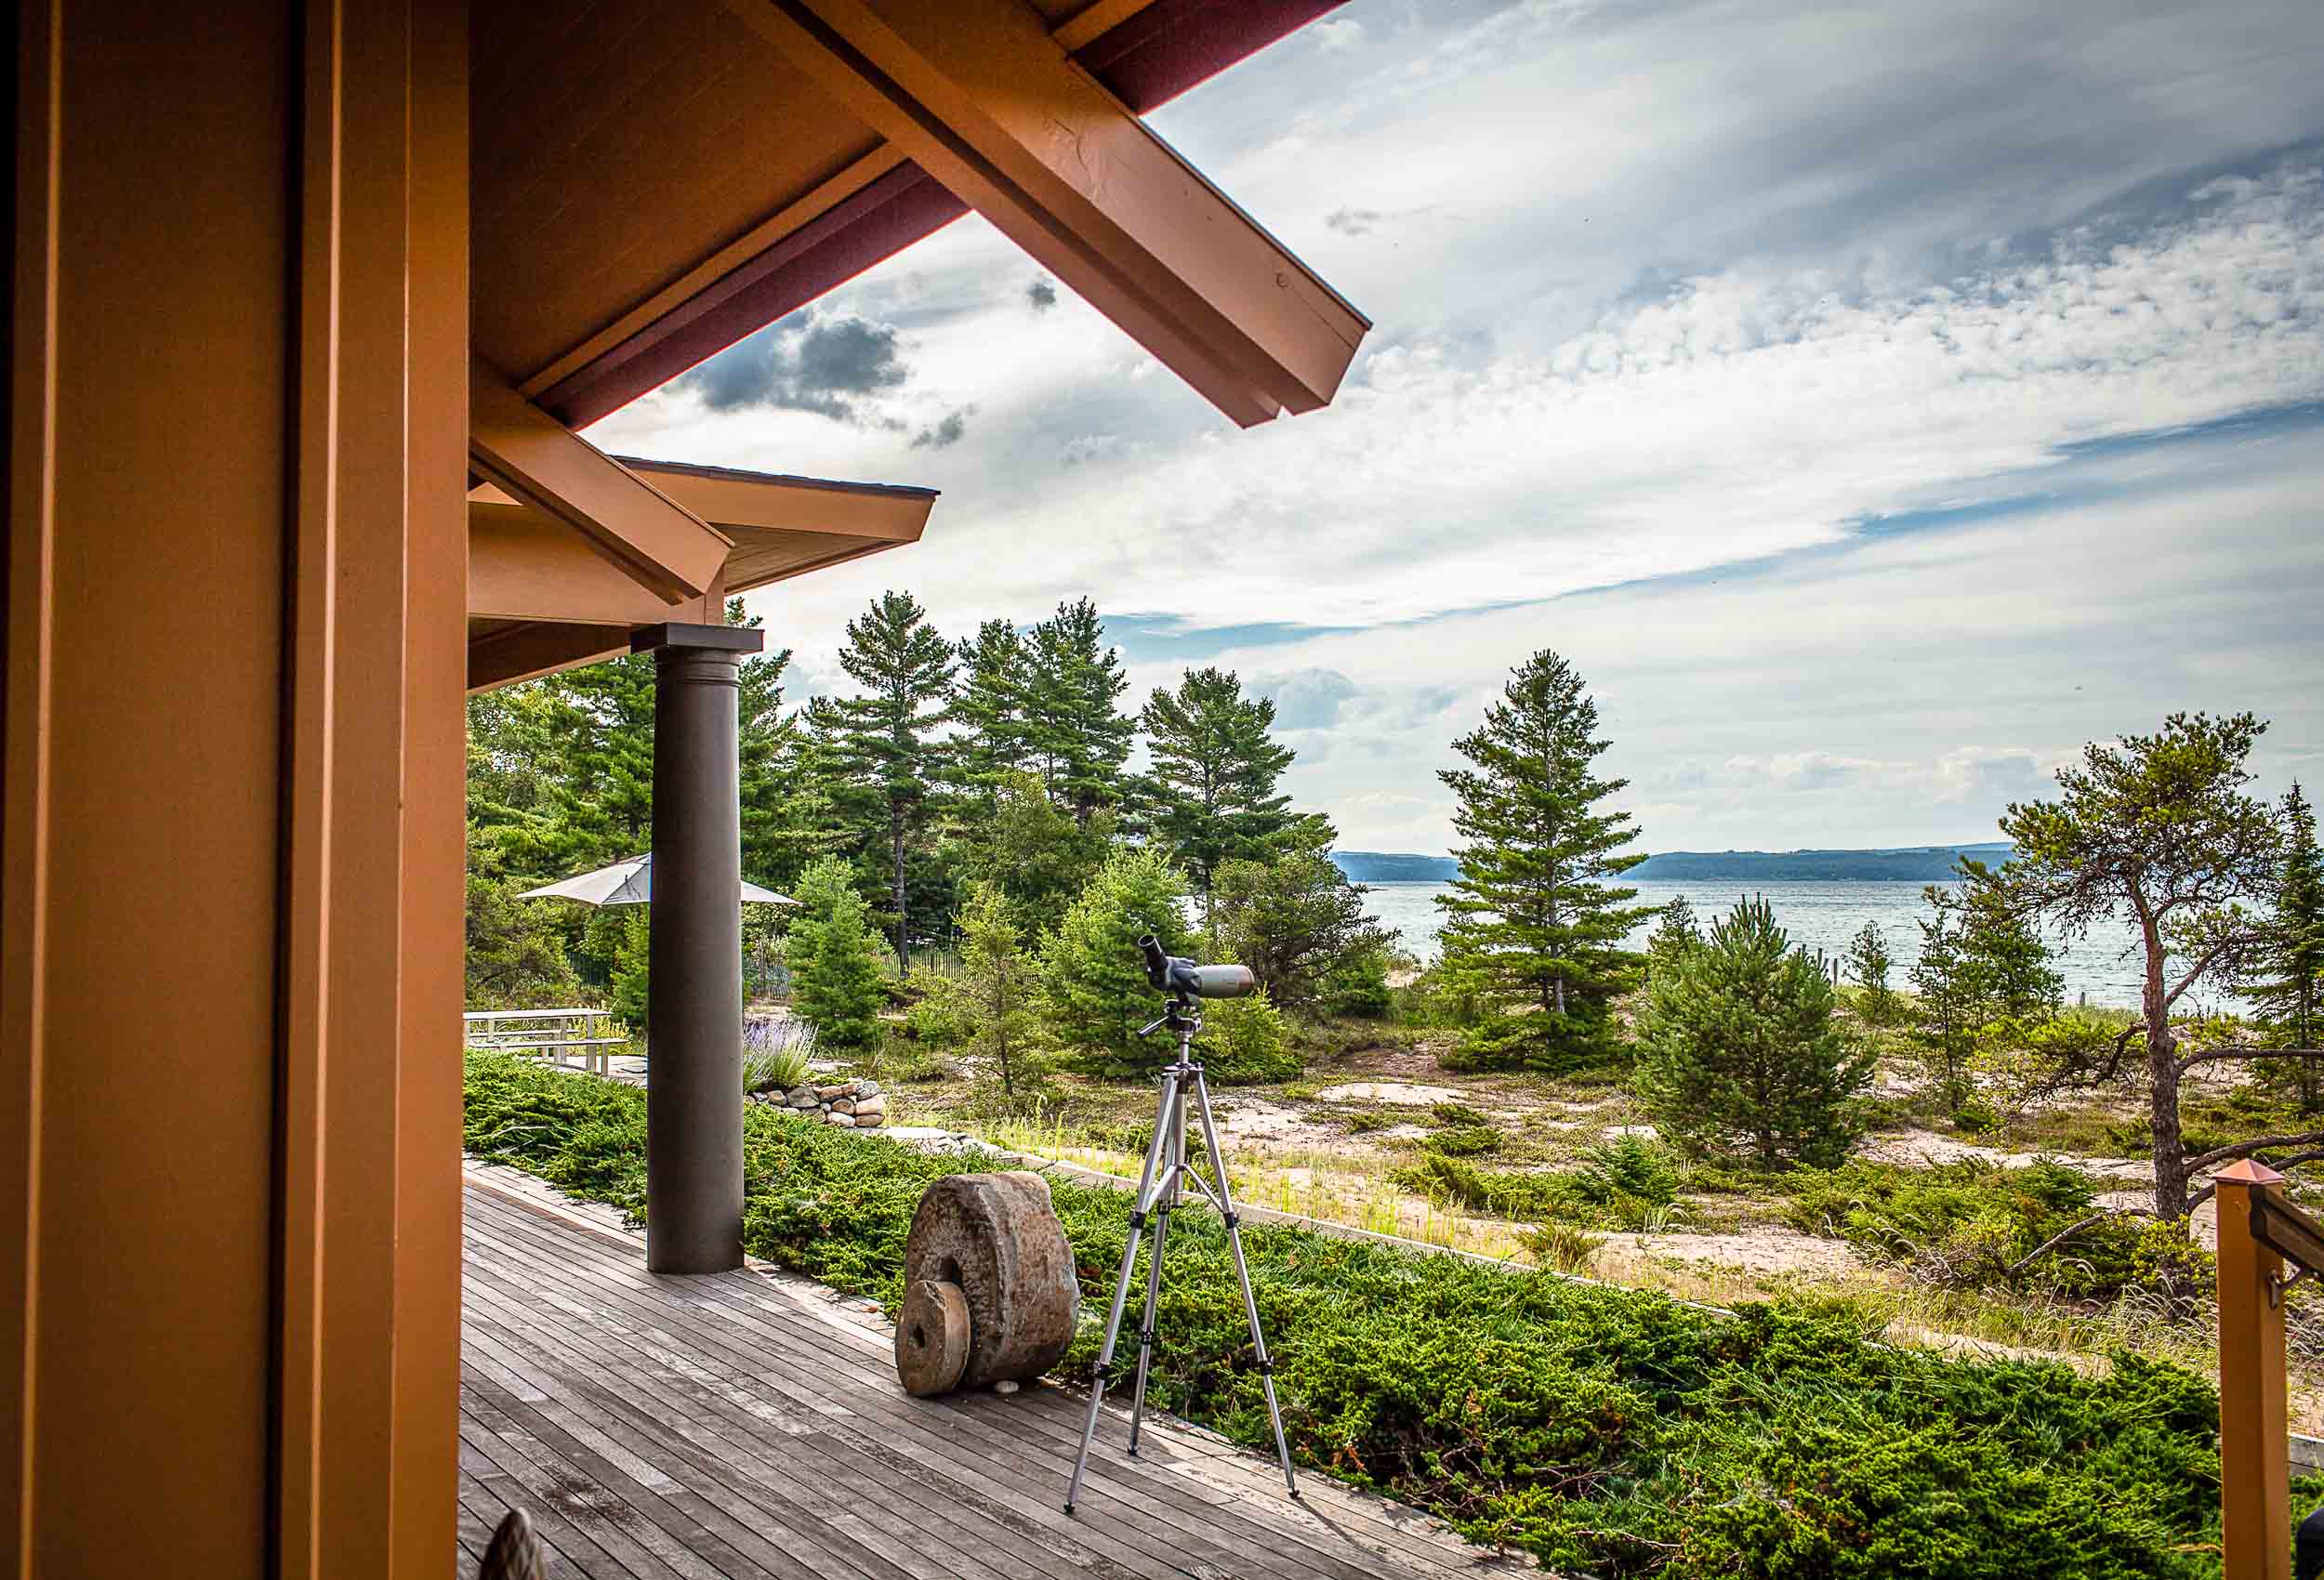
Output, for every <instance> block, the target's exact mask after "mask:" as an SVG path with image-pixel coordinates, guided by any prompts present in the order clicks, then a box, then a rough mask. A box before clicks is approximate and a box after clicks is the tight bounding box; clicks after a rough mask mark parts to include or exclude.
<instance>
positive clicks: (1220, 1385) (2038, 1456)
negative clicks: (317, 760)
mask: <svg viewBox="0 0 2324 1580" xmlns="http://www.w3.org/2000/svg"><path fill="white" fill-rule="evenodd" d="M644 1114H645V1094H644V1093H643V1092H641V1091H639V1090H637V1089H636V1088H634V1087H629V1086H621V1085H618V1084H616V1083H614V1082H608V1081H601V1080H597V1079H595V1078H592V1077H588V1076H584V1075H578V1074H560V1073H556V1072H552V1071H548V1070H543V1069H539V1068H536V1067H534V1066H531V1065H529V1064H527V1063H525V1062H524V1061H522V1060H516V1059H512V1058H508V1057H507V1056H504V1055H492V1054H474V1055H471V1056H469V1060H468V1138H469V1146H470V1148H471V1150H476V1151H484V1152H490V1153H491V1154H492V1155H493V1156H495V1157H497V1158H499V1159H500V1160H501V1161H504V1162H508V1163H511V1164H515V1165H518V1166H521V1167H523V1168H527V1169H530V1170H532V1171H533V1172H535V1173H537V1174H540V1175H542V1176H543V1177H544V1178H548V1179H551V1180H552V1181H555V1182H557V1183H559V1184H561V1185H562V1186H563V1188H565V1189H566V1190H569V1191H572V1192H574V1193H576V1194H580V1195H586V1196H588V1197H591V1198H593V1199H596V1200H601V1201H610V1202H613V1203H614V1204H615V1205H621V1206H625V1207H628V1208H630V1209H631V1210H633V1211H634V1210H636V1209H637V1208H639V1207H640V1206H642V1205H643V1188H644ZM744 1126H745V1132H744V1165H745V1169H746V1178H747V1181H748V1197H747V1201H746V1208H745V1219H744V1234H745V1242H746V1245H747V1246H748V1248H749V1249H750V1251H751V1252H753V1253H754V1254H756V1255H758V1256H761V1257H767V1258H769V1259H770V1260H772V1261H774V1262H777V1263H779V1264H781V1265H783V1266H785V1267H787V1268H790V1269H792V1270H794V1271H798V1272H800V1273H803V1274H806V1275H807V1276H809V1277H812V1278H816V1279H819V1280H821V1281H823V1282H825V1283H826V1284H833V1285H835V1286H837V1287H838V1288H841V1289H843V1290H847V1291H849V1292H851V1293H855V1294H861V1295H868V1296H871V1297H875V1298H878V1299H880V1300H883V1301H886V1302H887V1303H889V1304H890V1305H891V1307H892V1306H893V1305H894V1304H895V1303H896V1302H897V1301H898V1300H899V1299H900V1298H901V1295H902V1281H903V1252H904V1240H905V1231H907V1230H908V1228H909V1227H910V1224H911V1219H912V1213H913V1210H914V1208H915V1207H916V1206H917V1205H918V1201H919V1196H920V1192H922V1191H923V1190H924V1189H925V1188H926V1186H927V1184H928V1182H929V1181H930V1180H931V1179H934V1178H937V1177H938V1176H940V1175H944V1174H950V1173H957V1172H963V1171H969V1170H975V1169H981V1168H987V1167H990V1166H992V1160H991V1159H990V1158H989V1157H988V1156H987V1155H985V1154H981V1153H971V1154H970V1155H968V1156H962V1157H935V1156H928V1155H924V1154H921V1153H918V1152H912V1151H910V1150H908V1149H906V1148H904V1147H900V1146H897V1145H894V1144H893V1143H891V1142H890V1141H887V1140H884V1139H880V1138H879V1137H878V1136H877V1135H872V1134H865V1133H861V1132H856V1131H852V1130H842V1129H839V1128H838V1127H836V1126H821V1125H802V1124H799V1123H798V1122H797V1121H796V1120H792V1119H788V1118H785V1117H781V1116H779V1115H777V1114H776V1113H773V1112H772V1110H769V1109H765V1108H758V1107H754V1108H751V1109H750V1110H748V1111H747V1112H746V1115H745V1119H744ZM1436 1161H1437V1162H1438V1163H1439V1164H1443V1165H1447V1166H1454V1167H1458V1166H1459V1165H1451V1164H1450V1163H1449V1160H1436ZM1052 1190H1053V1192H1054V1196H1055V1200H1056V1205H1057V1210H1058V1214H1059V1217H1060V1218H1062V1219H1063V1223H1064V1226H1065V1231H1066V1235H1067V1238H1068V1240H1069V1241H1070V1243H1071V1244H1072V1245H1073V1248H1074V1259H1075V1265H1076V1269H1077V1271H1078V1272H1079V1275H1080V1278H1081V1282H1082V1288H1083V1292H1084V1297H1085V1300H1086V1301H1089V1302H1091V1303H1094V1302H1099V1301H1102V1300H1103V1299H1104V1298H1105V1297H1107V1296H1108V1295H1110V1294H1111V1289H1112V1281H1113V1276H1114V1271H1115V1268H1116V1264H1117V1262H1118V1261H1119V1258H1120V1257H1121V1253H1122V1248H1123V1244H1124V1243H1125V1241H1126V1239H1127V1236H1128V1233H1129V1224H1128V1218H1129V1199H1128V1197H1127V1195H1126V1194H1124V1193H1123V1192H1116V1191H1107V1190H1099V1189H1083V1188H1080V1187H1076V1186H1073V1185H1070V1184H1065V1183H1062V1182H1061V1183H1057V1184H1055V1185H1054V1186H1053V1187H1052ZM1243 1238H1244V1244H1245V1247H1246V1249H1247V1251H1248V1256H1249V1258H1250V1264H1251V1276H1252V1286H1253V1293H1254V1295H1255V1297H1256V1298H1257V1301H1258V1304H1259V1310H1260V1315H1261V1320H1262V1322H1263V1323H1265V1325H1266V1333H1267V1340H1268V1348H1269V1350H1271V1351H1272V1353H1273V1356H1274V1381H1275V1384H1276V1387H1277V1388H1278V1389H1280V1391H1281V1394H1282V1398H1283V1401H1284V1417H1285V1427H1286V1429H1287V1433H1288V1435H1289V1440H1290V1444H1291V1452H1292V1453H1293V1454H1294V1455H1296V1456H1297V1457H1298V1458H1299V1459H1300V1461H1301V1463H1302V1464H1304V1465H1307V1466H1309V1467H1311V1468H1316V1469H1319V1470H1322V1471H1325V1472H1327V1473H1329V1474H1331V1475H1333V1476H1336V1477H1338V1478H1340V1479H1341V1480H1343V1481H1351V1482H1353V1483H1354V1484H1356V1485H1358V1486H1361V1487H1366V1488H1369V1489H1371V1490H1374V1491H1377V1492H1380V1493H1381V1494H1387V1495H1389V1496H1392V1497H1396V1498H1400V1499H1402V1500H1404V1501H1405V1502H1407V1503H1410V1504H1412V1505H1415V1506H1417V1507H1419V1508H1423V1509H1427V1510H1430V1511H1432V1512H1434V1513H1436V1514H1439V1515H1441V1516H1443V1517H1444V1518H1445V1519H1446V1520H1448V1521H1452V1522H1453V1524H1454V1525H1455V1527H1456V1528H1457V1529H1459V1531H1461V1532H1462V1533H1463V1534H1466V1535H1468V1536H1470V1537H1472V1538H1473V1539H1476V1540H1480V1541H1498V1542H1506V1543H1509V1544H1511V1545H1512V1546H1515V1547H1520V1548H1522V1549H1524V1550H1525V1551H1526V1552H1528V1553H1531V1554H1533V1555H1534V1556H1535V1557H1536V1558H1537V1559H1538V1560H1539V1561H1540V1562H1541V1563H1542V1564H1544V1565H1545V1566H1547V1567H1550V1568H1553V1569H1557V1570H1561V1571H1565V1572H1569V1573H1570V1572H1576V1571H1585V1572H1588V1573H1594V1574H1599V1575H1604V1576H1608V1577H1612V1576H1637V1575H1647V1574H1652V1575H1658V1576H1662V1577H1665V1580H1710V1577H1713V1576H1722V1577H1724V1576H1750V1577H1754V1580H1877V1577H1883V1576H1889V1575H1904V1576H1912V1575H1920V1576H1940V1575H1941V1576H1948V1577H1950V1576H1961V1577H1965V1580H2005V1577H2006V1580H2015V1577H2021V1576H2022V1577H2029V1580H2101V1577H2113V1576H2122V1575H2133V1576H2157V1577H2160V1576H2170V1577H2174V1580H2176V1577H2185V1580H2195V1577H2197V1576H2199V1575H2203V1574H2206V1573H2210V1574H2213V1575H2215V1574H2216V1573H2217V1555H2216V1547H2215V1543H2216V1541H2217V1530H2218V1496H2219V1455H2218V1448H2217V1442H2216V1440H2217V1433H2218V1429H2219V1412H2218V1402H2217V1397H2216V1395H2215V1394H2214V1393H2213V1391H2212V1388H2211V1385H2210V1384H2209V1383H2208V1382H2207V1381H2205V1380H2204V1379H2203V1378H2201V1377H2199V1376H2194V1375H2192V1374H2190V1373H2188V1372H2185V1371H2183V1370H2181V1369H2179V1368H2176V1367H2173V1366H2170V1365H2167V1364H2162V1363H2153V1362H2147V1361H2143V1360H2140V1359H2138V1358H2136V1357H2134V1356H2123V1357H2120V1358H2119V1359H2118V1360H2117V1362H2116V1363H2115V1364H2114V1366H2113V1367H2112V1369H2111V1370H2110V1371H2109V1372H2108V1373H2107V1374H2106V1376H2081V1375H2080V1374H2078V1373H2076V1372H2075V1371H2073V1370H2072V1369H2070V1368H2068V1367H2066V1366H2063V1365H2057V1364H2049V1363H2027V1362H2014V1361H2001V1362H1984V1361H1971V1360H1963V1359H1956V1358H1950V1357H1947V1356H1943V1355H1939V1354H1935V1353H1932V1352H1929V1351H1926V1350H1912V1349H1902V1348H1886V1347H1882V1346H1879V1345H1876V1344H1872V1343H1868V1342H1867V1340H1868V1339H1869V1338H1871V1337H1873V1336H1874V1334H1873V1331H1872V1329H1873V1325H1874V1324H1873V1323H1870V1322H1868V1321H1867V1320H1865V1319H1861V1318H1858V1317H1855V1316H1853V1315H1851V1314H1849V1313H1848V1312H1846V1311H1844V1310H1833V1309H1830V1308H1824V1307H1816V1306H1811V1305H1805V1304H1801V1303H1796V1302H1777V1303H1775V1304H1770V1305H1760V1306H1749V1307H1746V1308H1744V1309H1743V1310H1741V1311H1740V1312H1739V1313H1738V1314H1737V1315H1736V1316H1735V1317H1734V1318H1732V1319H1728V1318H1722V1317H1719V1316H1715V1315H1712V1314H1710V1313H1709V1312H1705V1311H1700V1310H1689V1309H1687V1308H1684V1307H1682V1306H1679V1305H1676V1304H1674V1303H1673V1302H1671V1301H1670V1300H1669V1299H1666V1298H1664V1297H1661V1296H1658V1295H1653V1294H1645V1293H1640V1292H1633V1291H1629V1290H1620V1289H1610V1288H1604V1287H1599V1286H1592V1285H1589V1284H1573V1283H1569V1282H1565V1281H1563V1280H1559V1279H1556V1278H1553V1277H1550V1276H1547V1275H1545V1274H1540V1273H1530V1272H1525V1271H1503V1270H1499V1269H1494V1268H1490V1267H1483V1266H1479V1265H1477V1264H1475V1263H1473V1262H1470V1261H1468V1260H1465V1259H1463V1258H1460V1257H1444V1256H1423V1255H1419V1254H1415V1253H1411V1252H1406V1251H1402V1250H1398V1249H1395V1248H1393V1247H1388V1246H1382V1245H1378V1244H1361V1243H1355V1242H1351V1241H1345V1240H1337V1239H1332V1238H1329V1237H1327V1236H1323V1235H1318V1234H1314V1233H1309V1232H1305V1231H1298V1230H1292V1229H1281V1228H1274V1227H1269V1226H1263V1225H1256V1224H1247V1225H1246V1226H1245V1228H1244V1231H1243ZM1170 1257H1171V1266H1170V1276H1169V1278H1168V1279H1167V1280H1165V1281H1164V1283H1163V1286H1162V1299H1163V1306H1162V1309H1161V1310H1160V1312H1159V1314H1158V1320H1157V1323H1156V1325H1157V1327H1158V1329H1159V1331H1160V1332H1162V1333H1163V1334H1165V1335H1167V1338H1166V1340H1165V1344H1166V1349H1165V1350H1164V1352H1163V1357H1162V1359H1163V1363H1162V1364H1161V1365H1159V1366H1158V1367H1157V1368H1156V1370H1155V1375H1154V1378H1153V1383H1152V1391H1151V1394H1150V1398H1151V1400H1152V1402H1153V1403H1154V1404H1155V1407H1156V1408H1158V1409H1161V1410H1166V1411H1169V1412H1172V1413H1175V1414H1177V1415H1181V1416H1182V1417H1185V1418H1187V1419H1189V1420H1193V1421H1195V1422H1197V1423H1199V1424H1202V1425H1204V1426H1208V1427H1210V1428H1213V1429H1217V1430H1219V1431H1221V1432H1222V1433H1224V1434H1225V1435H1226V1436H1228V1437H1229V1438H1231V1439H1233V1440H1235V1441H1236V1442H1241V1443H1244V1444H1247V1445H1249V1446H1252V1447H1259V1446H1261V1444H1262V1443H1265V1442H1267V1432H1268V1428H1267V1417H1266V1414H1265V1409H1264V1402H1263V1400H1262V1398H1261V1376H1260V1373H1259V1370H1258V1367H1257V1365H1256V1363H1255V1362H1256V1357H1255V1356H1253V1354H1252V1353H1251V1351H1250V1348H1249V1337H1248V1332H1247V1331H1246V1330H1245V1327H1244V1318H1243V1311H1242V1307H1241V1302H1240V1299H1239V1297H1238V1296H1237V1295H1236V1294H1235V1275H1234V1271H1233V1266H1232V1264H1231V1262H1230V1261H1229V1260H1228V1257H1227V1246H1226V1236H1225V1231H1224V1230H1223V1229H1222V1228H1221V1225H1220V1224H1219V1223H1218V1221H1217V1219H1216V1218H1215V1217H1214V1216H1213V1215H1211V1214H1209V1213H1207V1212H1201V1211H1190V1212H1187V1213H1185V1214H1183V1215H1182V1216H1181V1217H1179V1218H1176V1219H1174V1220H1173V1222H1172V1224H1171V1235H1170ZM1096 1341H1097V1334H1096V1328H1095V1324H1094V1323H1089V1324H1085V1325H1084V1328H1083V1331H1082V1333H1081V1335H1080V1336H1079V1337H1078V1339H1077V1341H1076V1345H1075V1348H1074V1350H1072V1351H1071V1352H1070V1353H1069V1355H1068V1356H1067V1358H1066V1360H1065V1361H1064V1362H1063V1363H1061V1365H1060V1367H1059V1373H1060V1375H1061V1376H1063V1375H1072V1374H1075V1373H1076V1372H1081V1371H1083V1369H1085V1368H1086V1367H1087V1366H1088V1365H1089V1363H1090V1361H1091V1358H1092V1354H1093V1351H1094V1349H1095V1346H1096ZM2207 1544H2214V1545H2211V1546H2207Z"/></svg>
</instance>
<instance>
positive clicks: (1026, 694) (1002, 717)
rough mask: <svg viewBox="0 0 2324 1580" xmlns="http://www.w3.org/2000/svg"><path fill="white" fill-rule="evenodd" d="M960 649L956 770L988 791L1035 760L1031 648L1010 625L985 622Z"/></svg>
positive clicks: (961, 777)
mask: <svg viewBox="0 0 2324 1580" xmlns="http://www.w3.org/2000/svg"><path fill="white" fill-rule="evenodd" d="M956 651H957V657H958V661H959V667H960V694H959V698H958V700H957V701H956V702H955V703H954V704H953V708H952V718H953V722H954V723H955V724H957V725H958V726H959V733H958V735H957V737H956V738H955V740H954V743H953V757H952V768H953V771H954V774H955V775H956V776H957V779H958V780H959V782H960V783H962V784H963V785H965V786H970V787H974V788H984V789H985V790H987V791H989V789H990V787H991V786H992V785H993V784H994V783H996V782H997V780H999V778H1000V777H1001V776H1002V775H1004V774H1008V773H1013V772H1020V771H1023V770H1025V769H1026V768H1028V767H1029V766H1031V764H1032V763H1033V761H1034V750H1033V724H1032V720H1031V718H1030V716H1029V713H1028V709H1029V707H1030V704H1031V702H1032V692H1033V685H1034V673H1033V654H1032V650H1031V647H1030V645H1029V644H1028V643H1027V642H1026V640H1025V639H1024V637H1023V635H1022V634H1021V633H1020V632H1019V631H1018V630H1017V628H1016V627H1015V626H1014V625H1010V623H1009V622H1008V621H1006V620H987V621H985V622H984V624H983V625H979V626H978V627H977V628H976V635H975V636H974V637H972V638H970V639H967V640H965V641H963V642H961V643H960V645H959V647H958V648H957V650H956Z"/></svg>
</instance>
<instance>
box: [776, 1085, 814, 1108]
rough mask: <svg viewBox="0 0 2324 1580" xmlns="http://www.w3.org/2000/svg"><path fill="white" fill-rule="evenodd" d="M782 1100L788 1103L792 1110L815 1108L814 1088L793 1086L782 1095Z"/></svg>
mask: <svg viewBox="0 0 2324 1580" xmlns="http://www.w3.org/2000/svg"><path fill="white" fill-rule="evenodd" d="M783 1100H784V1101H785V1102H786V1103H789V1104H790V1105H791V1106H792V1107H793V1108H812V1107H814V1106H815V1088H814V1087H812V1086H795V1087H793V1088H792V1089H791V1090H790V1091H787V1092H786V1093H784V1094H783Z"/></svg>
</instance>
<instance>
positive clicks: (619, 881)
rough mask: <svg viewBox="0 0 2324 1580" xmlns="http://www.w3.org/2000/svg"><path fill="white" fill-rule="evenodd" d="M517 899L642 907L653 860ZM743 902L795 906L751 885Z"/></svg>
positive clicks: (650, 892)
mask: <svg viewBox="0 0 2324 1580" xmlns="http://www.w3.org/2000/svg"><path fill="white" fill-rule="evenodd" d="M517 898H518V899H520V900H578V901H580V902H581V903H583V904H584V905H642V904H644V903H645V902H647V901H649V900H651V899H653V898H654V858H653V857H652V856H632V857H630V858H629V859H628V860H627V861H626V862H614V864H613V865H612V866H610V867H600V868H598V869H597V871H595V872H593V873H583V874H581V875H580V876H578V877H568V878H561V879H559V880H558V881H557V882H555V883H545V884H543V885H541V886H540V887H539V888H538V889H526V890H525V891H524V892H523V893H522V894H521V895H519V896H517ZM743 899H744V901H745V902H757V903H759V904H761V905H796V904H798V903H799V902H798V901H796V900H794V899H792V898H791V897H790V896H789V895H787V894H777V893H776V892H775V891H774V890H773V889H761V888H759V886H758V885H757V884H755V883H746V884H744V885H743Z"/></svg>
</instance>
